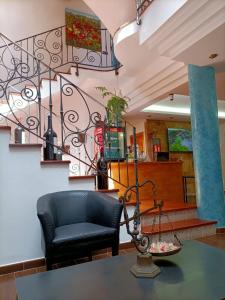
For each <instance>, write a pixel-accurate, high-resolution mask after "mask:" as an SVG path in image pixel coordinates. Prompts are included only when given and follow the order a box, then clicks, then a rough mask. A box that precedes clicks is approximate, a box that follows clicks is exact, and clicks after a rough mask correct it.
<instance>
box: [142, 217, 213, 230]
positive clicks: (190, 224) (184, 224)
mask: <svg viewBox="0 0 225 300" xmlns="http://www.w3.org/2000/svg"><path fill="white" fill-rule="evenodd" d="M216 223H217V222H216V221H208V220H201V219H197V218H196V219H187V220H182V221H174V222H173V221H172V222H170V223H162V224H161V230H160V231H159V228H158V226H156V228H155V229H154V232H152V226H150V225H146V226H142V230H141V232H142V233H143V234H158V233H159V232H161V233H167V232H171V231H172V232H173V231H179V230H185V229H190V228H196V227H201V226H207V225H215V224H216Z"/></svg>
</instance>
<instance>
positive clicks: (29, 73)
mask: <svg viewBox="0 0 225 300" xmlns="http://www.w3.org/2000/svg"><path fill="white" fill-rule="evenodd" d="M0 42H1V44H2V45H3V44H4V45H5V46H4V47H2V48H1V49H4V50H3V53H0V68H1V70H2V71H1V73H0V98H1V99H2V101H3V102H4V104H5V106H6V107H7V108H8V110H7V111H3V112H1V113H0V118H1V120H2V121H3V120H7V121H8V122H11V123H12V124H19V125H20V126H21V127H22V128H24V130H26V131H27V132H28V133H29V141H30V142H34V140H35V142H37V141H41V142H42V141H43V140H44V138H43V134H44V132H45V129H46V119H47V115H50V116H51V119H52V121H53V127H54V130H55V131H56V132H57V135H58V141H59V144H57V145H54V147H56V148H57V149H60V150H61V151H64V153H65V155H69V157H70V158H71V159H72V166H73V167H72V168H73V169H76V170H77V175H84V174H85V173H87V171H88V170H89V171H90V170H91V171H93V172H96V152H97V150H98V147H99V146H101V145H100V144H101V142H100V139H99V135H103V136H104V143H105V144H104V146H105V147H106V148H107V149H108V153H109V154H108V156H109V157H108V165H109V173H108V176H109V178H110V179H111V180H112V181H113V182H117V184H119V185H122V186H124V188H126V187H128V186H129V184H130V182H129V174H128V169H127V168H125V170H126V176H125V178H123V179H122V176H121V165H123V168H124V164H128V153H127V138H126V134H127V130H128V126H129V127H130V128H129V131H130V132H131V134H133V135H135V131H134V130H135V129H133V128H132V127H131V126H130V125H129V124H128V123H127V122H123V124H122V125H121V126H122V128H123V134H124V157H123V162H122V161H121V158H120V157H119V155H118V159H115V158H114V159H111V158H110V157H111V154H110V153H112V151H113V150H114V154H115V149H112V148H113V147H112V136H111V135H110V134H109V133H110V130H111V127H112V124H110V123H109V122H108V120H107V115H108V112H107V109H106V108H105V105H104V104H103V103H102V102H101V101H98V100H96V99H95V98H93V97H92V96H90V95H88V94H87V93H86V92H85V91H83V90H81V89H80V88H79V87H78V86H76V85H75V84H73V83H72V82H70V81H69V80H68V79H67V78H65V77H64V76H63V75H61V74H59V73H57V72H56V71H55V70H53V69H52V68H50V67H48V66H47V65H46V64H45V63H43V62H42V61H41V60H39V59H38V58H36V57H35V56H34V55H32V54H29V53H28V51H26V49H23V48H22V47H21V46H20V45H18V44H17V43H14V42H13V41H11V40H10V39H8V38H7V37H6V36H4V35H2V34H1V35H0ZM6 53H7V55H6ZM14 53H20V55H19V57H18V56H15V55H14ZM21 53H22V55H21ZM6 57H7V59H6ZM24 57H26V60H24ZM31 60H32V62H33V63H32V67H30V65H29V63H30V61H31ZM42 70H44V71H45V73H46V74H48V78H49V79H48V80H47V79H43V78H42V77H41V75H42ZM52 78H56V79H57V81H56V80H51V79H52ZM96 128H100V129H101V130H100V131H101V133H97V134H96ZM116 134H117V138H118V140H119V134H120V133H119V132H117V133H116ZM68 148H70V150H69V151H68ZM65 149H67V151H65ZM117 150H118V152H119V151H120V148H119V145H118V149H117ZM115 164H116V169H117V175H116V178H115V176H114V174H113V168H112V166H113V165H115ZM82 166H83V167H82ZM81 169H82V172H81Z"/></svg>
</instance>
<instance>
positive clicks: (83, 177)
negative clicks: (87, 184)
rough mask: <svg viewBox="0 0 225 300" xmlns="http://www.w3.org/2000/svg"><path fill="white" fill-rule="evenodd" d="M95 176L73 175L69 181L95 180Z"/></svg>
mask: <svg viewBox="0 0 225 300" xmlns="http://www.w3.org/2000/svg"><path fill="white" fill-rule="evenodd" d="M95 177H96V176H95V175H78V176H76V175H73V176H69V180H70V181H73V180H80V179H95Z"/></svg>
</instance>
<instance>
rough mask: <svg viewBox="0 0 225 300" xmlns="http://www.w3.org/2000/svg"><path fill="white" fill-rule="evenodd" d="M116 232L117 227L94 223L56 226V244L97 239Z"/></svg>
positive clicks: (54, 242)
mask: <svg viewBox="0 0 225 300" xmlns="http://www.w3.org/2000/svg"><path fill="white" fill-rule="evenodd" d="M115 233H116V229H115V228H110V227H105V226H101V225H97V224H92V223H77V224H70V225H64V226H60V227H56V228H55V238H54V239H53V241H52V242H53V244H54V245H59V244H63V243H69V242H76V241H82V240H85V239H89V240H96V239H99V238H102V237H107V236H109V237H110V236H111V235H112V234H115Z"/></svg>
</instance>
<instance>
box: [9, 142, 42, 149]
mask: <svg viewBox="0 0 225 300" xmlns="http://www.w3.org/2000/svg"><path fill="white" fill-rule="evenodd" d="M41 147H42V144H19V143H18V144H9V148H41Z"/></svg>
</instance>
